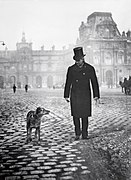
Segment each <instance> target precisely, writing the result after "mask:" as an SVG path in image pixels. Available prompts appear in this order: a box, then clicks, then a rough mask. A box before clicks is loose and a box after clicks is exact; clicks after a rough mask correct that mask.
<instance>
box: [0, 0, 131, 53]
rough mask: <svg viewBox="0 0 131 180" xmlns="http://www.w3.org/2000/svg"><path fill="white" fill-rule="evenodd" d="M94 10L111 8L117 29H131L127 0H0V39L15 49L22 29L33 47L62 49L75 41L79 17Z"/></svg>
mask: <svg viewBox="0 0 131 180" xmlns="http://www.w3.org/2000/svg"><path fill="white" fill-rule="evenodd" d="M96 11H97V12H98V11H99V12H111V13H112V17H113V19H114V21H115V22H116V23H117V27H118V29H119V31H120V33H121V32H122V31H128V30H129V29H130V30H131V0H0V40H4V41H5V43H6V45H7V48H8V49H9V50H15V49H16V43H17V42H20V41H21V38H22V32H25V35H26V40H27V41H28V42H32V43H33V49H40V48H41V46H42V45H44V46H45V49H50V48H51V47H52V46H53V45H55V46H56V49H62V47H63V46H66V47H68V45H69V44H75V42H76V39H77V37H78V36H79V31H78V28H79V26H80V24H81V21H84V22H86V20H87V17H88V16H89V15H90V14H91V13H93V12H96ZM2 48H3V47H2V46H0V50H2Z"/></svg>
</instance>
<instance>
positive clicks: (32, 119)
mask: <svg viewBox="0 0 131 180" xmlns="http://www.w3.org/2000/svg"><path fill="white" fill-rule="evenodd" d="M49 113H50V111H49V110H46V109H45V108H41V107H38V108H37V109H36V111H32V110H31V111H29V112H28V113H27V116H26V130H27V143H28V142H30V141H32V138H31V134H32V129H33V128H35V139H37V140H38V141H40V126H41V118H42V116H44V115H47V114H49Z"/></svg>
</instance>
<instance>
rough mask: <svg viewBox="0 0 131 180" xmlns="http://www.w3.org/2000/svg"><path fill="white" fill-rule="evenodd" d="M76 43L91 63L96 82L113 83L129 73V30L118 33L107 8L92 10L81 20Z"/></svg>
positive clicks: (130, 36)
mask: <svg viewBox="0 0 131 180" xmlns="http://www.w3.org/2000/svg"><path fill="white" fill-rule="evenodd" d="M77 46H83V48H84V51H85V52H86V58H87V59H86V60H87V62H89V63H90V64H92V65H94V66H95V69H96V72H97V76H98V79H99V84H100V85H106V86H107V85H108V87H113V86H114V87H117V86H118V85H119V81H120V80H123V77H127V78H128V77H129V75H131V31H130V30H128V32H127V33H125V32H124V31H123V32H122V35H121V33H120V32H119V30H118V28H117V24H116V23H115V22H114V20H113V18H112V14H111V13H108V12H94V13H92V14H91V15H89V16H88V18H87V21H86V22H85V23H84V22H81V25H80V27H79V38H78V40H77Z"/></svg>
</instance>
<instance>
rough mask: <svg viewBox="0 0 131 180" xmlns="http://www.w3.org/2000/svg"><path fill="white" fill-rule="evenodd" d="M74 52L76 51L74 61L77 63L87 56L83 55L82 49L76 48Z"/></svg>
mask: <svg viewBox="0 0 131 180" xmlns="http://www.w3.org/2000/svg"><path fill="white" fill-rule="evenodd" d="M73 51H74V56H73V59H74V60H76V61H79V60H80V59H81V58H83V57H84V56H85V54H83V48H82V47H76V48H74V49H73Z"/></svg>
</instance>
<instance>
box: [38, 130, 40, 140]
mask: <svg viewBox="0 0 131 180" xmlns="http://www.w3.org/2000/svg"><path fill="white" fill-rule="evenodd" d="M38 141H40V127H38Z"/></svg>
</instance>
